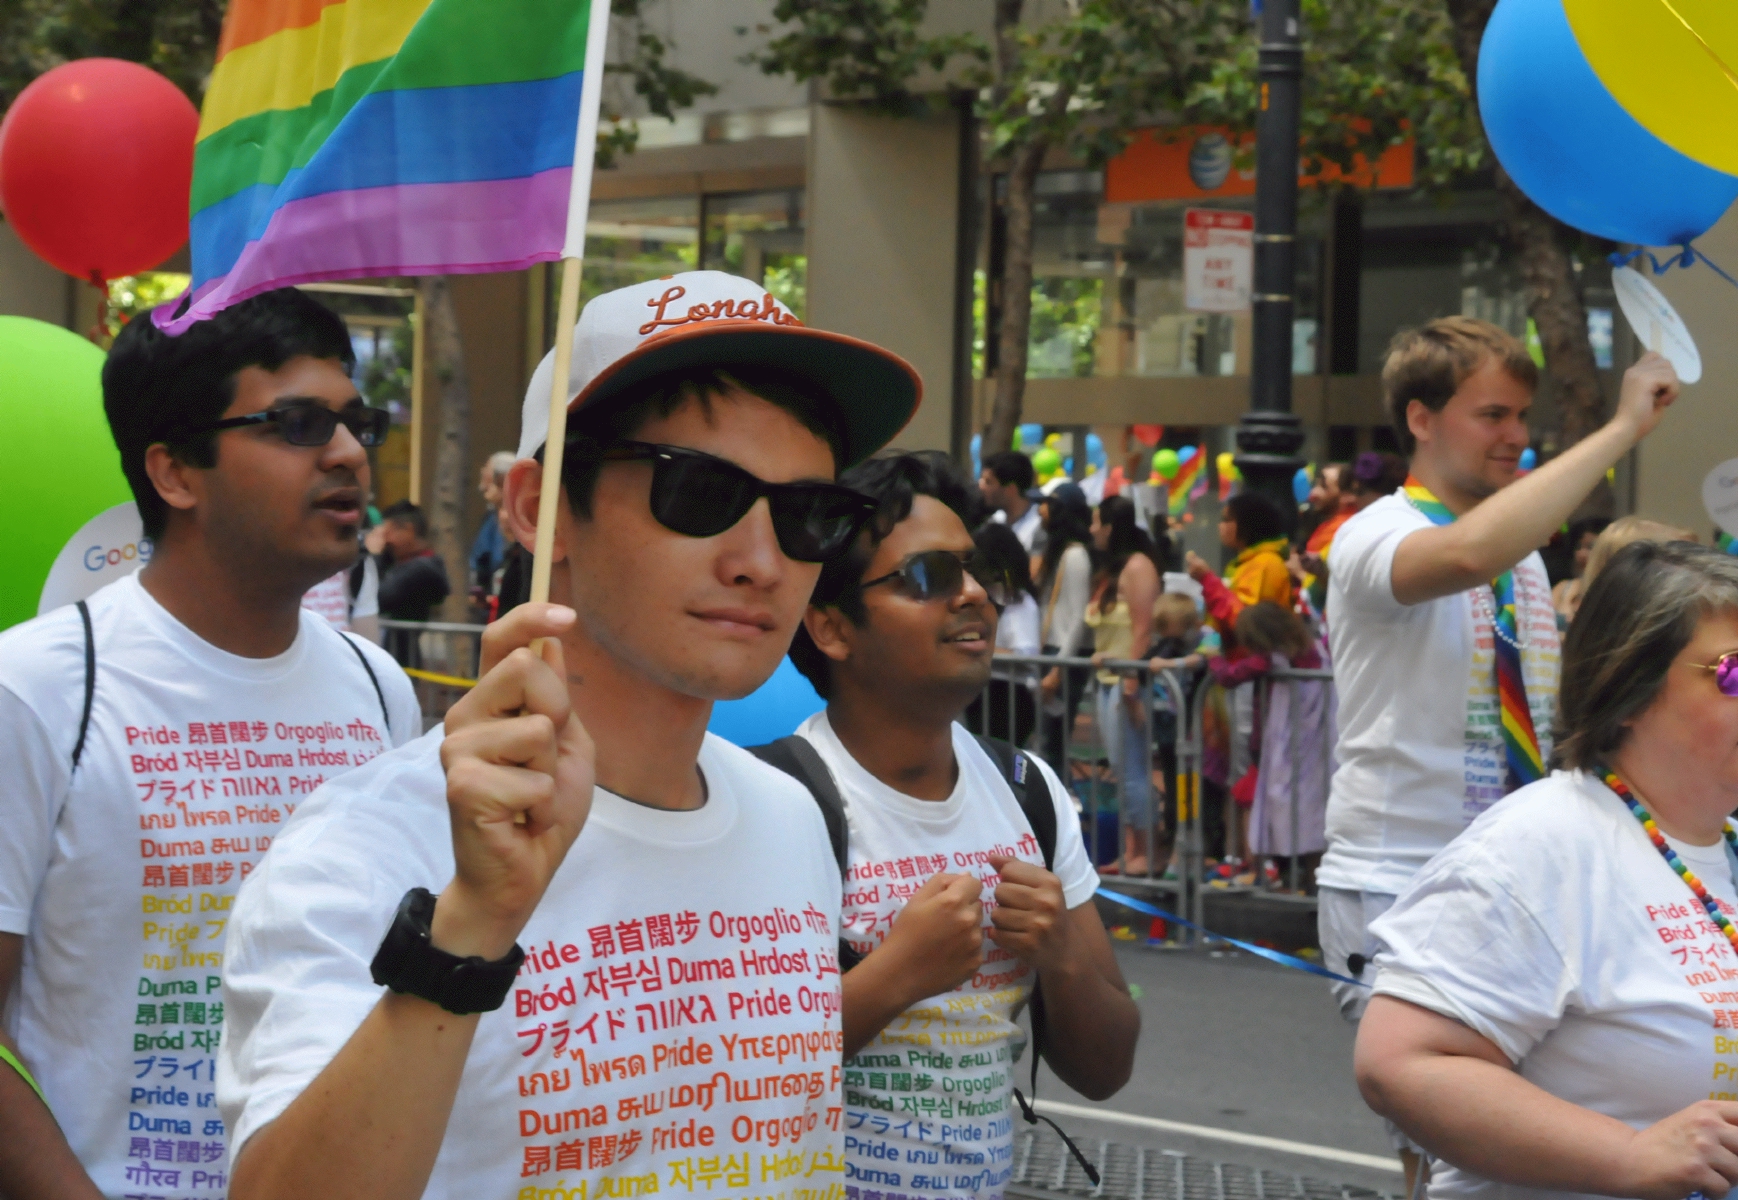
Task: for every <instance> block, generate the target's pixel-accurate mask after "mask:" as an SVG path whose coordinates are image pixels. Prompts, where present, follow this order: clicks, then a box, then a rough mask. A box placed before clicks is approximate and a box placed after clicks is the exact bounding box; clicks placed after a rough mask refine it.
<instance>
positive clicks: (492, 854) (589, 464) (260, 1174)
mask: <svg viewBox="0 0 1738 1200" xmlns="http://www.w3.org/2000/svg"><path fill="white" fill-rule="evenodd" d="M573 350H574V353H573V363H572V368H571V373H570V376H569V378H568V380H567V388H566V393H567V395H568V396H569V397H570V406H569V411H570V414H571V415H570V419H569V427H568V431H569V437H568V439H567V442H566V444H565V445H564V447H563V463H562V467H561V472H560V475H561V480H560V482H561V489H560V490H561V493H562V497H561V501H560V507H559V509H558V511H557V513H556V514H552V515H554V516H555V517H556V528H555V551H554V555H553V558H552V560H551V561H550V566H551V570H552V577H551V583H550V597H551V599H552V601H553V603H549V604H530V603H527V604H522V605H520V606H518V607H516V608H514V609H513V611H512V612H510V613H509V614H508V615H507V616H505V617H503V618H502V619H501V620H500V621H497V622H495V623H494V624H492V625H490V626H489V627H488V630H487V631H486V632H485V633H484V635H483V650H482V664H481V666H482V677H481V680H480V682H479V683H478V684H477V686H476V687H475V688H473V689H472V690H471V691H470V692H469V693H467V694H466V695H465V697H464V698H463V699H462V700H461V701H460V702H459V703H458V704H456V705H455V706H454V707H453V708H452V710H451V711H450V712H449V713H448V714H447V719H446V723H445V726H444V728H443V729H442V730H440V731H436V732H433V733H431V734H430V735H429V736H428V737H427V738H425V739H423V740H422V741H421V742H418V743H416V744H415V745H414V746H411V747H408V748H406V749H405V750H403V751H401V752H399V753H397V754H393V755H388V756H387V757H386V758H384V759H382V760H381V761H380V763H379V764H378V765H377V766H376V767H375V769H374V770H372V771H370V772H367V773H366V774H365V775H362V774H359V775H358V776H355V777H353V778H349V779H346V780H340V781H339V782H338V784H336V785H331V786H328V787H326V788H324V789H322V791H321V792H319V793H318V794H316V795H315V796H314V797H313V798H312V799H311V800H310V801H309V802H308V803H307V805H305V806H304V807H303V808H302V809H301V810H300V811H299V812H298V814H297V818H296V820H295V821H293V822H291V824H290V827H289V828H288V829H287V830H286V831H285V832H284V833H283V834H282V835H281V836H280V837H279V839H278V841H277V843H276V844H275V845H274V846H273V848H272V853H271V855H270V857H269V860H268V862H267V863H266V865H265V866H264V867H263V868H262V869H261V870H260V871H259V872H257V873H256V874H255V876H254V878H253V880H252V881H250V883H249V886H248V887H247V888H245V889H244V890H243V893H242V895H241V897H240V898H239V899H238V900H237V902H236V908H235V914H234V917H233V924H234V927H235V929H236V930H237V931H238V932H237V937H236V938H235V939H233V940H232V945H234V946H237V947H238V948H237V949H236V950H235V951H234V952H233V953H232V955H231V956H230V958H229V959H228V961H226V963H225V964H224V995H225V997H226V999H227V1002H228V1004H229V1014H230V1015H229V1032H228V1034H227V1036H226V1037H225V1039H224V1043H223V1048H222V1050H221V1052H220V1064H219V1068H218V1105H219V1107H220V1108H221V1109H222V1112H223V1115H224V1118H225V1119H226V1121H227V1122H228V1123H229V1128H230V1130H231V1132H232V1136H233V1138H234V1143H235V1155H234V1167H233V1171H232V1172H231V1176H230V1180H229V1194H230V1195H231V1196H232V1197H235V1198H236V1200H276V1198H279V1197H282V1198H285V1200H288V1198H290V1197H294V1198H297V1200H300V1198H302V1197H308V1196H328V1195H334V1194H341V1195H353V1194H354V1195H369V1196H374V1197H379V1198H381V1200H415V1198H417V1197H421V1196H428V1197H442V1198H445V1197H451V1198H454V1200H458V1198H463V1200H470V1198H471V1197H475V1196H484V1195H491V1196H501V1195H514V1194H518V1195H527V1194H529V1193H531V1192H536V1193H537V1194H539V1195H545V1196H574V1197H578V1196H588V1195H589V1196H594V1197H598V1196H610V1195H625V1194H629V1193H632V1194H636V1195H639V1194H645V1193H647V1192H651V1191H660V1192H667V1191H671V1190H678V1191H687V1190H696V1189H710V1188H713V1187H719V1188H722V1189H726V1190H730V1191H731V1192H732V1193H733V1194H746V1193H747V1192H748V1191H749V1190H750V1189H751V1188H760V1189H762V1190H766V1191H778V1192H790V1193H791V1194H793V1195H794V1194H796V1193H797V1192H798V1191H809V1192H812V1194H814V1195H816V1196H823V1195H829V1194H830V1195H834V1196H837V1195H838V1194H839V1190H840V1185H841V1184H842V1183H843V1167H842V1158H843V1152H844V1139H845V1132H844V1127H843V1119H842V1118H843V1103H842V1099H841V1089H842V1069H841V1064H840V1028H839V976H838V964H837V961H836V951H837V947H838V940H837V939H838V936H839V925H838V920H839V897H840V893H841V885H840V879H839V871H838V867H837V865H836V863H835V860H834V858H833V855H832V853H831V849H830V846H829V843H828V836H827V831H826V826H825V824H824V822H823V819H822V816H821V814H820V813H819V811H818V810H817V809H816V807H815V804H814V802H813V800H812V799H811V798H810V797H809V796H808V795H806V794H805V793H804V792H803V791H802V789H801V787H800V786H799V785H797V784H796V783H795V782H794V781H793V780H791V779H790V778H789V777H788V776H786V775H783V774H781V773H780V772H778V771H776V770H774V769H773V768H771V767H769V766H767V765H766V764H764V763H761V762H759V761H758V760H756V759H755V758H753V757H752V756H751V755H749V754H748V753H746V752H745V751H743V750H740V749H738V748H737V747H734V746H731V745H729V744H728V743H726V742H723V741H721V740H719V739H718V738H715V737H711V736H709V735H708V734H707V733H706V723H707V719H708V717H709V715H710V713H711V707H712V702H713V701H714V700H720V699H726V698H733V697H739V696H744V695H747V694H748V693H749V692H751V691H753V690H754V689H755V688H756V687H758V686H759V685H760V684H761V683H762V682H764V681H765V680H766V678H767V677H768V676H769V675H771V674H772V671H773V669H774V668H775V667H776V666H777V665H778V662H779V660H780V659H781V658H782V657H783V656H784V654H785V652H786V650H787V649H788V647H789V645H790V639H791V634H792V632H793V631H794V630H795V629H796V627H797V624H798V622H799V621H800V620H801V619H802V614H803V611H804V609H805V608H806V607H807V604H808V599H809V594H810V592H811V591H812V590H813V588H814V583H815V579H816V577H817V576H818V575H819V573H820V570H821V565H820V564H821V561H822V560H823V559H825V558H827V557H828V556H830V555H832V554H835V553H837V552H838V551H840V550H841V549H843V548H844V547H846V546H847V545H849V544H850V542H851V540H852V539H853V538H854V537H855V535H856V532H857V530H858V528H859V527H860V526H861V524H862V522H863V521H864V520H865V519H866V517H867V515H868V512H869V509H870V505H869V503H868V501H867V500H865V499H864V498H863V497H862V496H860V495H858V494H856V493H854V492H851V491H849V490H847V489H845V488H841V487H840V486H838V484H837V482H836V479H837V475H838V471H839V470H840V469H841V468H842V467H845V466H849V465H851V464H853V463H856V462H859V461H861V460H862V459H864V458H866V457H867V456H868V455H869V454H871V453H873V452H874V451H875V450H877V449H879V448H880V447H881V446H882V445H883V444H884V443H886V442H887V441H888V440H889V439H890V438H892V437H893V435H894V434H895V433H897V432H898V430H899V429H900V428H901V427H903V426H904V424H905V423H906V421H907V420H908V419H909V418H910V416H911V413H912V411H913V410H914V409H915V407H916V404H917V399H918V381H917V377H916V375H915V373H914V372H913V371H912V370H911V368H910V366H909V365H907V364H906V363H905V362H904V361H903V360H901V359H899V358H898V357H896V356H894V355H892V354H890V353H888V352H886V351H884V350H881V349H879V348H878V347H874V346H870V345H868V344H866V343H863V342H859V341H856V340H854V339H851V338H845V337H841V336H838V335H834V334H828V333H823V332H821V331H819V330H812V329H807V328H805V327H803V326H802V325H801V324H799V323H798V322H797V320H796V319H795V318H794V317H793V316H791V314H790V313H789V312H788V311H787V310H786V309H785V308H784V307H783V305H781V304H779V303H778V302H777V301H776V300H775V299H774V298H773V297H772V296H770V295H767V294H766V293H765V291H764V290H763V289H761V288H758V287H755V286H754V285H752V284H751V283H749V282H748V281H747V280H744V279H741V278H739V277H736V276H732V275H726V274H723V273H721V272H714V271H697V272H690V273H687V274H682V275H677V276H675V277H673V278H669V279H660V280H654V281H651V282H648V283H644V284H639V285H636V286H633V287H629V288H624V289H621V290H619V291H616V292H611V293H607V294H605V295H603V296H599V297H597V298H596V299H594V300H592V301H591V302H590V303H589V304H587V305H586V307H585V310H584V311H583V313H582V314H581V316H580V320H579V325H578V328H577V329H576V331H575V334H574V341H573ZM552 378H553V364H552V361H551V359H548V358H546V359H545V360H544V365H543V366H542V367H540V368H539V369H538V371H537V373H536V374H535V375H534V376H533V378H532V380H531V384H530V386H529V388H528V389H527V392H526V403H525V415H524V425H523V435H522V438H521V441H520V444H519V452H518V459H519V461H517V462H516V463H515V464H514V466H513V468H512V469H511V470H510V471H509V472H508V473H507V478H506V481H505V497H504V502H503V505H502V512H503V513H504V515H505V529H506V532H507V534H508V536H510V537H511V538H513V539H515V540H516V541H517V542H518V543H519V544H520V545H522V546H526V547H530V546H532V545H533V541H534V531H535V528H536V524H537V518H538V513H539V505H540V488H541V483H542V477H543V470H544V468H543V465H542V463H541V462H540V461H536V460H537V459H540V458H542V457H543V455H544V451H545V449H546V448H545V447H544V446H543V441H544V438H545V434H546V431H547V430H548V427H549V426H548V420H549V413H548V408H549V396H550V391H551V381H552ZM594 781H595V786H594ZM431 893H438V896H436V895H433V894H431ZM521 947H523V949H521ZM721 1194H722V1193H721Z"/></svg>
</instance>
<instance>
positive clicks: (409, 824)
mask: <svg viewBox="0 0 1738 1200" xmlns="http://www.w3.org/2000/svg"><path fill="white" fill-rule="evenodd" d="M441 737H442V731H441V730H439V729H436V730H434V731H432V732H430V733H429V734H428V735H427V736H426V737H424V738H423V739H422V740H421V741H419V742H417V743H415V744H414V745H412V746H409V747H407V748H406V749H404V750H402V751H400V752H398V753H396V754H389V755H386V756H385V757H383V758H381V759H380V760H379V761H378V762H376V763H373V764H371V765H370V767H369V768H368V769H367V770H365V771H358V772H356V773H355V774H353V775H350V776H347V777H346V778H344V779H342V780H339V781H338V782H337V783H335V784H333V785H331V786H328V787H326V788H323V789H321V791H320V792H319V793H318V794H316V795H315V796H314V798H313V799H312V800H310V801H309V802H308V804H307V805H306V806H304V807H303V808H302V809H300V810H298V812H297V814H296V819H295V820H294V821H293V822H291V823H290V825H289V827H288V828H286V829H285V830H284V832H283V834H282V836H281V837H280V838H279V839H278V843H277V845H276V846H274V847H273V849H272V854H271V857H270V858H269V859H268V860H267V861H266V863H265V864H264V865H263V866H262V867H261V869H260V870H259V871H257V872H255V874H254V876H253V878H252V879H250V880H249V881H248V886H247V887H245V888H243V889H242V893H241V895H240V897H239V898H238V899H237V901H236V906H235V918H234V920H235V928H236V931H237V948H236V949H235V950H234V952H233V953H232V955H231V958H230V961H229V963H228V964H227V966H226V969H225V971H224V978H223V984H224V987H223V990H224V997H225V1000H226V1002H227V1003H228V1005H229V1023H230V1033H229V1036H228V1037H226V1038H225V1039H224V1041H223V1048H222V1052H221V1055H220V1058H219V1066H218V1075H217V1096H218V1105H219V1107H220V1108H221V1109H222V1112H223V1117H224V1119H225V1120H226V1121H228V1122H229V1127H230V1129H231V1130H232V1132H233V1135H234V1139H235V1145H236V1146H237V1147H240V1146H242V1145H243V1144H245V1142H246V1141H247V1139H248V1138H249V1137H250V1136H252V1135H253V1134H254V1133H256V1132H258V1130H259V1129H260V1127H261V1126H262V1125H265V1124H266V1123H267V1122H269V1121H271V1120H272V1119H273V1118H275V1117H276V1116H278V1115H279V1114H280V1113H281V1112H283V1110H284V1109H285V1108H286V1107H288V1105H289V1104H290V1102H291V1101H292V1100H294V1099H295V1098H296V1096H297V1095H299V1094H300V1093H301V1092H302V1090H303V1089H304V1088H306V1087H307V1086H308V1084H309V1083H311V1082H312V1081H313V1079H314V1077H315V1076H317V1075H318V1074H319V1073H320V1072H321V1071H322V1070H323V1069H324V1068H325V1067H326V1065H327V1064H328V1063H330V1062H331V1061H332V1059H333V1057H334V1056H335V1055H336V1054H337V1053H338V1051H339V1050H340V1049H342V1048H343V1046H344V1043H345V1042H347V1041H348V1040H349V1039H350V1035H351V1034H352V1033H354V1032H355V1031H356V1028H357V1026H359V1025H360V1024H361V1023H362V1020H363V1018H364V1017H366V1016H367V1015H368V1013H369V1012H370V1010H372V1009H373V1008H374V1005H375V1004H376V1002H377V1001H378V1000H379V999H380V997H381V994H382V992H383V991H384V989H382V988H380V987H377V986H375V984H374V983H373V981H372V980H371V979H370V978H369V970H368V968H369V963H370V962H371V961H372V959H373V957H374V953H375V951H376V950H377V949H379V946H380V940H381V938H382V937H383V936H384V935H385V933H386V929H387V927H388V926H389V925H390V924H391V923H392V917H393V913H394V912H395V911H396V909H397V908H398V904H399V901H400V900H401V899H402V898H403V896H404V893H405V892H406V891H408V890H409V889H411V888H413V887H426V888H428V889H429V890H430V891H438V890H439V889H441V888H442V887H443V886H445V884H446V883H447V882H448V881H449V880H450V879H451V878H452V875H453V849H452V831H451V827H450V825H449V823H448V815H447V803H446V779H445V776H444V774H443V773H442V771H441V764H440V744H441ZM700 770H701V772H702V774H703V776H704V778H705V781H706V786H707V799H706V803H705V805H704V806H703V807H701V808H700V809H697V810H695V811H692V812H669V811H665V810H662V809H656V808H651V807H648V806H646V805H642V804H637V803H635V802H634V801H632V800H628V799H624V798H622V797H620V796H616V795H612V794H611V793H609V792H605V791H603V790H602V789H598V790H597V791H596V792H595V793H594V795H593V799H592V806H591V815H590V817H589V818H588V819H587V821H586V824H585V828H584V829H583V830H582V831H581V833H580V836H579V839H578V840H577V841H576V842H575V843H574V844H573V847H572V848H571V849H570V850H569V851H568V854H567V858H566V859H565V860H563V862H562V864H561V866H560V868H559V869H558V870H557V871H556V874H555V878H554V880H553V881H552V882H551V883H550V886H549V890H548V892H547V893H545V895H544V897H543V901H542V903H541V904H540V905H539V906H538V908H537V911H536V912H535V913H534V914H533V915H532V918H531V922H530V924H528V925H527V926H526V927H525V930H524V932H522V933H521V934H520V936H519V944H520V945H521V946H523V947H525V953H526V959H525V966H524V967H523V968H522V969H521V971H520V974H521V976H522V977H523V982H521V983H520V984H519V985H518V986H515V987H514V989H513V994H512V995H511V996H510V997H509V998H508V1000H507V1003H506V1004H505V1005H503V1006H502V1007H501V1008H500V1009H497V1010H496V1011H495V1012H492V1013H485V1014H484V1015H483V1017H482V1019H481V1021H480V1022H479V1024H478V1027H477V1033H476V1039H475V1041H474V1042H473V1043H472V1046H471V1053H470V1057H469V1059H468V1060H467V1061H466V1063H465V1070H464V1075H463V1078H462V1079H461V1081H460V1084H459V1091H458V1097H457V1101H456V1103H455V1105H454V1108H453V1117H452V1120H451V1123H450V1124H449V1125H448V1127H447V1135H446V1140H445V1142H444V1143H442V1145H441V1150H440V1155H439V1157H438V1158H437V1159H436V1160H435V1168H434V1174H433V1176H432V1178H431V1179H430V1182H429V1186H428V1190H427V1192H426V1193H424V1194H425V1196H427V1197H430V1198H445V1197H451V1198H453V1200H474V1198H475V1197H479V1196H527V1197H533V1196H542V1197H544V1198H545V1200H548V1198H549V1197H566V1198H568V1200H574V1198H577V1197H584V1196H587V1195H590V1196H592V1197H599V1196H611V1195H614V1196H629V1195H633V1196H639V1195H645V1194H649V1193H652V1192H669V1191H681V1192H684V1193H685V1192H687V1191H699V1192H701V1193H702V1194H708V1193H709V1194H714V1195H718V1196H725V1195H741V1194H745V1193H747V1192H748V1191H749V1189H750V1188H751V1187H753V1188H755V1189H757V1192H758V1194H765V1195H771V1196H785V1197H788V1198H789V1200H798V1198H799V1197H810V1196H813V1197H819V1196H823V1195H826V1194H827V1193H828V1190H829V1188H832V1187H833V1186H834V1185H837V1184H839V1182H840V1181H841V1179H842V1177H843V1170H844V1167H843V1162H842V1150H843V1143H844V1133H843V1130H842V1125H841V1120H840V1118H841V1115H842V1106H841V1104H840V1084H841V1068H840V1052H841V1049H842V1047H843V1044H844V1043H843V1039H842V1035H841V1033H840V1029H839V974H838V956H837V950H838V918H839V894H840V884H839V869H838V865H837V863H835V862H834V860H833V852H832V848H831V845H830V843H829V842H828V839H827V832H826V826H825V824H824V823H823V822H822V820H821V814H820V810H819V808H818V807H817V806H816V804H815V801H814V799H813V798H812V797H811V796H810V795H809V794H808V792H807V791H805V790H804V789H803V788H802V786H801V785H800V784H798V783H797V782H796V781H795V780H793V779H791V778H790V777H789V776H787V775H785V774H784V773H783V772H780V771H778V770H775V769H774V768H772V767H769V766H767V765H766V764H764V763H762V762H760V761H759V760H758V759H756V758H754V757H753V756H751V755H750V754H748V753H747V752H746V751H744V750H740V749H738V748H737V747H735V746H732V745H730V744H729V743H728V742H725V741H723V740H721V739H719V738H716V737H713V736H712V735H710V734H708V735H707V737H706V742H705V745H704V747H703V748H702V749H701V752H700ZM715 1189H716V1190H715ZM835 1194H836V1190H835Z"/></svg>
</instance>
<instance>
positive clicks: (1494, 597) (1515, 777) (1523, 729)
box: [1404, 475, 1545, 792]
mask: <svg viewBox="0 0 1738 1200" xmlns="http://www.w3.org/2000/svg"><path fill="white" fill-rule="evenodd" d="M1404 492H1405V496H1406V502H1407V503H1408V504H1410V505H1412V507H1413V508H1416V509H1417V510H1418V511H1419V512H1421V513H1423V514H1424V516H1425V518H1426V519H1427V520H1429V521H1430V523H1431V524H1432V525H1452V524H1453V523H1454V513H1452V512H1451V511H1449V508H1448V505H1446V504H1444V503H1443V502H1442V501H1440V500H1438V499H1437V498H1436V497H1435V496H1434V495H1433V494H1432V493H1431V491H1430V489H1429V488H1427V487H1425V486H1424V485H1423V484H1422V483H1419V482H1418V478H1417V476H1414V475H1408V476H1407V477H1406V487H1405V489H1404ZM1491 602H1492V608H1493V609H1494V610H1495V611H1494V612H1493V613H1492V616H1491V625H1492V629H1493V632H1494V633H1495V635H1496V636H1495V638H1494V639H1493V640H1494V642H1495V646H1494V649H1495V651H1496V653H1495V654H1494V656H1493V657H1494V658H1495V659H1496V671H1497V700H1498V703H1499V705H1500V708H1501V713H1502V727H1503V751H1504V756H1505V757H1506V758H1507V759H1508V764H1509V788H1508V790H1509V791H1511V792H1512V791H1514V790H1515V789H1516V788H1519V787H1524V786H1526V785H1527V784H1529V783H1537V782H1538V781H1539V780H1540V779H1542V778H1544V775H1545V761H1544V756H1543V755H1541V754H1540V753H1539V735H1538V732H1537V731H1536V730H1535V729H1534V728H1533V710H1532V709H1531V708H1529V707H1528V705H1527V682H1526V677H1525V676H1524V675H1522V673H1521V637H1520V618H1519V615H1518V614H1517V612H1516V608H1515V573H1514V572H1513V571H1512V570H1511V571H1504V572H1503V573H1502V574H1501V575H1499V576H1497V577H1496V578H1495V579H1493V580H1492V581H1491Z"/></svg>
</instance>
